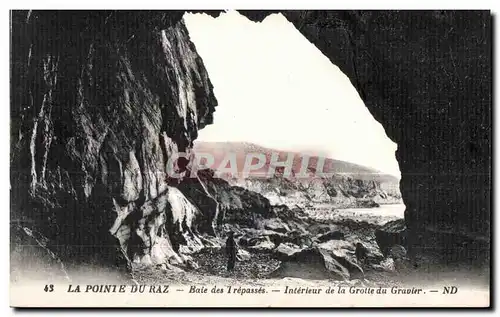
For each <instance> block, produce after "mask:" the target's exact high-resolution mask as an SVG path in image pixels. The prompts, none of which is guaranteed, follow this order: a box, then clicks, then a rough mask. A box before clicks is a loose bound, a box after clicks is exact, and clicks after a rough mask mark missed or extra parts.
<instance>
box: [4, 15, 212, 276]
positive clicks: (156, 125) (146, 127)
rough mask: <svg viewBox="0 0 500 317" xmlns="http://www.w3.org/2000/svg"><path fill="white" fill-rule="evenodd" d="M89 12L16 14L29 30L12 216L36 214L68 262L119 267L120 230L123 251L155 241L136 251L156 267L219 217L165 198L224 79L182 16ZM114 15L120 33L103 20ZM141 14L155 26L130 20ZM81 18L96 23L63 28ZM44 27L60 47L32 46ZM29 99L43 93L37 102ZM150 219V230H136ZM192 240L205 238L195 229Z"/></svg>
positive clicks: (22, 53)
mask: <svg viewBox="0 0 500 317" xmlns="http://www.w3.org/2000/svg"><path fill="white" fill-rule="evenodd" d="M81 13H82V14H78V15H77V16H75V15H74V14H72V13H70V12H48V11H32V12H29V13H28V12H27V11H25V12H22V11H18V12H17V13H16V14H14V15H13V23H12V32H13V34H25V35H26V36H17V35H14V36H13V39H16V40H15V41H13V45H12V46H13V51H15V52H16V53H15V54H12V56H15V57H14V59H15V61H14V62H13V63H12V65H13V69H12V77H13V78H15V79H13V80H14V81H13V82H17V83H19V85H17V84H16V85H15V86H16V89H15V92H14V93H13V99H12V104H11V109H12V112H11V114H12V117H11V119H12V122H16V127H15V128H13V129H15V131H16V136H15V137H13V139H12V151H11V162H12V166H11V169H12V171H13V172H12V174H11V184H12V193H13V194H12V197H11V200H12V201H13V202H14V204H13V206H16V207H15V208H13V210H12V214H13V215H14V216H13V217H14V218H21V216H23V217H26V218H29V219H34V220H35V221H36V227H37V228H39V230H40V232H42V233H43V235H44V236H46V237H50V238H51V239H53V240H54V245H59V246H65V248H64V251H63V253H58V254H57V255H58V257H60V258H61V260H62V261H65V260H66V259H72V260H73V259H74V260H75V261H82V262H85V261H92V263H94V262H99V264H102V266H103V267H111V266H114V265H115V261H116V259H117V258H118V256H117V254H116V252H115V250H113V251H112V252H111V250H110V249H111V247H110V245H111V244H110V243H109V242H108V241H113V239H117V240H119V245H118V246H117V248H116V249H117V250H120V249H126V248H127V246H128V245H129V242H130V241H129V239H130V238H133V239H136V241H135V242H139V241H138V240H143V242H144V245H136V247H137V249H136V251H139V249H141V251H140V253H149V254H148V255H149V258H148V257H146V258H145V259H144V260H145V261H146V262H147V263H152V264H151V265H154V263H158V262H159V261H160V259H159V257H161V256H162V255H165V256H168V255H169V254H170V253H171V251H172V252H175V253H178V252H180V251H179V250H180V249H181V248H182V247H181V245H183V240H186V239H188V238H189V237H192V236H194V235H196V234H195V231H198V232H199V231H200V230H202V229H204V223H205V222H207V219H206V218H207V217H205V216H208V218H209V216H210V215H205V214H204V213H201V214H198V213H196V214H193V213H191V211H192V209H191V208H185V207H186V206H180V208H170V206H169V205H168V204H167V200H168V201H169V202H170V203H172V200H171V199H167V197H165V196H166V195H168V193H167V192H170V191H169V190H167V188H168V187H169V186H170V187H173V186H174V185H173V184H174V183H175V181H177V180H176V179H174V180H173V181H171V180H170V179H169V177H168V176H170V174H171V173H170V172H172V171H171V170H169V171H167V166H168V164H167V162H168V161H169V159H171V158H173V157H174V156H175V155H176V154H178V153H179V152H186V153H189V151H190V147H191V145H192V144H193V141H194V140H195V139H196V137H197V136H198V131H199V129H202V128H203V127H205V126H206V125H208V124H211V123H212V121H213V112H214V111H215V106H217V100H216V98H215V95H214V94H213V85H212V84H211V82H210V80H209V77H208V73H207V71H206V69H205V67H204V65H203V61H202V60H201V58H200V56H199V54H198V52H197V51H196V48H195V46H194V45H193V43H192V42H191V40H190V37H189V33H188V30H187V28H186V26H185V24H184V22H183V21H182V14H180V13H179V14H177V13H172V14H170V13H154V12H147V13H146V11H144V12H142V13H141V12H139V11H137V12H125V11H123V12H114V13H112V14H111V15H110V14H109V13H106V12H104V11H101V12H97V11H96V12H93V13H90V12H81ZM174 15H175V16H176V18H173V16H174ZM110 17H111V18H110ZM108 18H110V19H108ZM103 19H107V20H106V21H107V22H106V23H107V24H106V25H107V27H109V28H110V30H111V29H113V30H118V29H119V30H120V31H118V32H108V31H106V30H104V29H102V28H101V27H100V26H99V25H100V23H101V22H99V21H104V20H103ZM135 19H140V20H144V21H145V20H147V21H148V26H146V27H143V26H141V27H136V26H133V25H132V24H134V23H132V24H130V27H126V28H123V25H124V24H123V21H134V20H135ZM69 21H72V22H71V23H73V22H74V23H76V24H74V25H80V23H84V24H85V25H86V27H85V28H82V29H80V28H61V27H56V26H55V25H65V24H66V23H67V22H69ZM42 35H43V37H44V39H45V40H44V41H45V43H50V45H49V46H44V47H43V48H41V49H40V50H31V49H29V48H30V47H32V46H33V45H36V43H37V41H38V40H37V39H38V38H40V37H41V36H42ZM79 38H84V39H85V40H84V41H79V40H75V39H79ZM14 42H15V43H14ZM141 42H143V43H147V44H146V45H142V44H140V43H141ZM25 48H28V49H25ZM82 54H83V55H82ZM30 63H31V64H30ZM29 64H30V65H31V66H30V67H27V66H26V65H29ZM68 65H71V67H68ZM62 78H64V80H62ZM28 100H35V103H32V104H30V105H29V106H26V105H27V104H28V103H29V102H28ZM58 127H64V128H63V129H60V128H58ZM13 131H14V130H13ZM31 140H33V141H31ZM170 182H171V183H170ZM178 196H179V197H180V196H181V195H178ZM182 196H184V195H182ZM162 197H163V198H162ZM181 204H183V203H182V202H181ZM190 205H192V203H190ZM172 207H175V206H172ZM62 211H65V212H62ZM141 220H142V221H143V222H145V226H144V228H143V229H144V230H142V231H141V232H140V235H141V236H142V237H140V236H139V237H138V238H137V237H132V235H133V234H134V233H137V232H136V228H137V226H138V223H139V221H141ZM211 220H212V219H208V221H209V222H211ZM200 233H201V232H200ZM157 236H161V237H163V238H167V237H168V236H170V237H174V238H175V239H171V240H178V241H170V242H171V244H172V250H166V252H161V251H162V250H158V248H159V249H161V248H162V247H163V246H165V244H162V245H159V246H157V247H156V249H155V250H154V252H155V254H154V258H155V259H154V260H153V254H151V252H153V248H155V247H154V243H153V241H154V240H155V238H156V237H157ZM181 237H182V238H181ZM143 238H146V239H143ZM145 241H146V242H145ZM147 241H149V242H151V243H150V244H149V245H145V244H147V243H149V242H147ZM140 244H143V243H140ZM187 244H192V245H195V244H196V247H193V248H192V247H191V246H187V248H186V249H191V250H195V249H197V248H198V246H199V243H198V241H196V238H195V237H193V238H192V239H191V240H189V241H187ZM176 245H177V246H179V248H177V247H176ZM82 246H85V247H84V248H85V249H84V250H82ZM184 246H186V244H184ZM112 247H113V248H114V247H115V246H114V244H113V246H112ZM143 247H144V248H143ZM168 248H170V247H168ZM163 251H165V250H163ZM120 252H121V251H120ZM135 255H136V254H133V255H132V256H131V257H128V258H129V260H131V258H133V257H134V256H135ZM141 256H142V257H144V255H141ZM96 264H98V263H96Z"/></svg>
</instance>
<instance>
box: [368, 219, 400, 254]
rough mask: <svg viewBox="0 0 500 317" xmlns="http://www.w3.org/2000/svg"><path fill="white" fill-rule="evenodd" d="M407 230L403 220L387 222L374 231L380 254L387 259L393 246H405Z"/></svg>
mask: <svg viewBox="0 0 500 317" xmlns="http://www.w3.org/2000/svg"><path fill="white" fill-rule="evenodd" d="M406 235H407V229H406V224H405V221H404V219H398V220H394V221H389V222H387V223H386V224H384V225H383V226H381V227H380V228H378V229H376V230H375V239H376V241H377V245H378V247H379V248H380V251H381V252H382V254H383V255H384V256H385V257H387V256H388V254H389V251H390V249H391V247H392V246H393V245H396V244H398V245H402V246H405V245H407V239H406Z"/></svg>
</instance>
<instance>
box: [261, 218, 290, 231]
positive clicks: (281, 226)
mask: <svg viewBox="0 0 500 317" xmlns="http://www.w3.org/2000/svg"><path fill="white" fill-rule="evenodd" d="M262 222H263V223H262V225H263V227H264V229H267V230H272V231H275V232H279V233H287V232H288V231H290V228H289V227H288V226H287V224H286V223H284V222H283V220H281V219H279V218H271V219H264V220H263V221H262Z"/></svg>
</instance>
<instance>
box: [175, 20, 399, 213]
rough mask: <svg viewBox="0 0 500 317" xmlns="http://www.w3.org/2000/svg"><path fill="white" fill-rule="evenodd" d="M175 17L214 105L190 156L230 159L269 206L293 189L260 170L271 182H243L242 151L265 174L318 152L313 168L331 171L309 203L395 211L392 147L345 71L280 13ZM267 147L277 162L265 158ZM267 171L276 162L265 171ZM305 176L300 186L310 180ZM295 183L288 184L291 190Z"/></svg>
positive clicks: (396, 180) (219, 160) (396, 192)
mask: <svg viewBox="0 0 500 317" xmlns="http://www.w3.org/2000/svg"><path fill="white" fill-rule="evenodd" d="M184 21H185V23H186V26H187V28H188V31H189V34H190V37H191V40H192V41H193V43H194V44H195V46H196V49H197V51H198V53H199V54H200V56H201V57H202V59H203V62H204V64H205V67H206V68H207V71H208V74H209V76H210V80H211V82H212V84H213V85H214V94H215V96H216V97H217V100H218V104H219V106H218V107H217V109H216V113H215V115H214V123H213V124H212V125H210V126H207V127H205V128H204V129H203V130H201V131H200V133H199V137H198V139H197V141H195V151H196V152H197V153H207V152H208V153H209V154H213V155H214V156H215V163H214V162H210V164H212V166H211V167H214V169H216V170H217V169H218V168H221V169H222V168H223V167H224V172H227V171H228V170H229V171H231V169H228V167H232V168H234V167H235V166H234V165H235V164H236V165H237V166H236V169H237V170H238V173H239V174H238V175H239V176H240V177H239V178H238V180H239V181H238V182H239V184H244V185H246V187H247V188H249V189H251V190H257V191H261V192H262V191H268V192H267V193H265V194H266V195H265V196H266V197H268V198H270V200H271V201H272V200H273V199H274V200H275V201H276V203H280V202H281V203H283V202H285V203H287V202H288V203H290V201H289V200H290V199H288V198H284V197H283V196H287V195H288V196H290V195H289V194H295V193H294V192H293V190H288V191H287V190H286V188H283V186H284V184H283V183H280V186H274V185H276V184H275V183H273V180H269V177H268V179H267V180H266V186H265V187H267V185H269V184H268V183H272V185H273V186H269V188H268V189H262V187H263V186H262V184H260V183H259V184H258V185H257V184H255V181H253V180H249V179H248V176H249V175H250V176H254V174H251V172H249V171H248V166H246V165H245V164H246V163H251V164H254V165H259V164H258V162H257V161H258V157H253V158H248V155H249V153H253V154H255V153H258V154H263V155H264V156H265V157H267V162H265V163H264V164H262V166H260V165H259V166H258V167H257V168H256V170H257V171H256V173H255V175H257V174H258V175H270V173H269V166H271V167H273V166H274V165H276V166H278V165H280V164H279V163H278V164H274V163H276V161H278V162H283V161H286V160H287V158H288V157H289V156H288V155H290V153H293V155H298V156H304V155H305V156H307V157H311V158H318V159H317V161H315V162H316V163H313V164H316V165H315V166H314V167H313V168H312V169H313V170H314V169H315V168H317V167H318V166H319V165H318V164H319V163H318V161H321V159H325V161H324V163H323V164H324V166H323V169H324V171H328V172H330V171H331V172H333V174H334V175H333V178H335V180H334V181H332V182H329V183H328V184H327V185H325V184H323V185H324V186H323V187H325V188H322V189H320V190H319V193H318V192H317V191H318V189H315V190H313V191H312V193H311V191H309V192H307V193H306V194H305V196H311V194H313V196H315V197H313V200H315V199H316V200H317V201H322V199H324V196H325V195H326V196H327V197H328V196H334V197H337V198H338V199H334V201H335V202H336V203H338V204H341V205H344V206H350V205H353V204H357V203H356V202H354V203H353V201H363V203H361V204H362V205H364V204H367V205H366V206H367V207H370V204H372V202H374V204H373V206H376V205H377V204H381V203H382V204H386V203H387V204H398V205H400V206H401V208H399V209H398V212H399V213H398V212H396V213H395V214H398V216H397V217H400V218H403V212H404V204H403V202H402V199H401V194H400V190H399V180H400V177H401V174H400V170H399V165H398V162H397V160H396V157H395V151H396V149H397V145H396V144H395V143H394V142H393V141H392V140H390V139H389V138H388V136H387V135H386V133H385V131H384V128H383V127H382V125H381V124H380V123H379V122H378V121H376V120H375V119H374V117H373V116H372V115H371V113H370V112H369V110H368V109H367V108H366V106H365V105H364V103H363V101H362V100H361V98H360V96H359V94H358V92H357V91H356V89H355V88H354V87H353V85H352V84H351V82H350V81H349V79H348V77H347V76H346V75H345V74H344V73H343V72H342V71H341V70H340V69H339V68H338V67H337V66H336V65H334V64H332V63H331V61H330V60H329V59H328V58H327V57H326V56H324V55H323V54H322V53H321V52H320V50H319V49H317V48H316V46H314V45H313V44H311V43H310V42H309V41H308V40H307V39H306V38H304V37H303V35H302V34H301V33H300V32H299V31H298V30H297V29H296V28H295V27H294V25H293V24H292V23H290V22H289V21H288V20H287V19H286V18H285V17H284V16H283V15H281V14H271V15H269V16H268V17H267V18H265V19H264V20H263V21H262V22H261V23H258V22H252V21H250V20H248V19H247V18H246V17H244V16H242V15H241V14H239V13H238V12H237V11H229V12H226V13H222V14H221V15H220V16H219V17H217V18H214V17H211V16H209V15H206V14H200V13H197V14H192V13H186V14H185V15H184ZM228 153H236V158H234V157H233V159H234V160H232V158H231V156H230V155H228ZM275 153H277V155H276V158H277V160H275V161H273V158H272V156H273V154H275ZM202 156H203V155H202ZM257 156H258V155H257ZM203 159H205V160H206V161H207V159H206V158H203ZM256 160H257V161H256ZM206 161H204V163H206ZM208 161H210V160H208ZM302 161H303V160H301V162H302ZM313 161H314V159H313ZM218 163H221V164H222V165H223V166H221V165H218ZM225 163H228V164H229V165H231V164H233V166H229V165H227V164H225ZM273 164H274V165H273ZM292 165H293V166H294V167H292V168H291V169H292V170H291V172H292V174H293V173H297V169H299V170H300V167H299V166H300V165H301V164H297V162H296V161H294V162H293V163H292ZM296 165H297V166H296ZM307 167H308V168H307V173H308V175H310V172H311V169H310V168H309V167H310V166H309V165H308V166H307ZM250 169H251V168H250ZM283 169H284V170H286V166H285V167H284V168H282V171H283ZM232 170H233V171H234V169H232ZM245 170H246V172H247V173H246V174H245V173H244V172H245ZM276 170H277V171H278V172H279V171H280V169H279V167H278V168H276V169H275V170H273V173H275V172H276ZM242 171H243V172H242ZM313 172H314V171H313ZM221 175H222V174H221ZM224 175H227V174H224ZM242 175H243V176H245V177H243V178H244V179H242V178H241V176H242ZM273 175H274V174H273ZM231 176H234V175H233V174H231ZM315 176H317V175H315ZM329 176H331V174H329ZM306 183H307V181H306ZM312 183H314V182H312V181H311V179H309V182H308V183H307V185H306V187H311V186H312V187H314V186H317V184H312ZM288 185H290V184H288ZM295 185H296V184H291V185H290V186H292V187H293V188H294V189H296V187H297V186H295ZM300 185H301V186H302V185H303V184H302V183H301V184H300ZM276 187H277V188H278V189H276ZM319 187H322V186H319ZM301 194H303V193H301ZM276 196H278V197H276ZM316 196H318V197H316ZM321 197H323V198H321ZM309 198H311V197H308V198H306V200H307V199H309ZM346 201H350V202H349V203H347V202H346ZM367 202H368V203H367Z"/></svg>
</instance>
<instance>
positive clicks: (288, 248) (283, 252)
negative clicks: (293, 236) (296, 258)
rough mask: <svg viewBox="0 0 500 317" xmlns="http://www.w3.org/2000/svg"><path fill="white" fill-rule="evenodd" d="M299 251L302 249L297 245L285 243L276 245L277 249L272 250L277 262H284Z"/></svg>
mask: <svg viewBox="0 0 500 317" xmlns="http://www.w3.org/2000/svg"><path fill="white" fill-rule="evenodd" d="M301 250H302V249H301V248H300V247H299V246H298V245H296V244H293V243H288V242H285V243H281V244H280V245H278V247H277V248H276V249H274V253H275V255H276V257H277V259H278V260H280V261H286V260H287V259H288V258H290V257H291V256H292V255H294V254H295V253H297V252H300V251H301Z"/></svg>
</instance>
